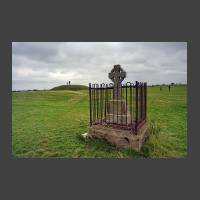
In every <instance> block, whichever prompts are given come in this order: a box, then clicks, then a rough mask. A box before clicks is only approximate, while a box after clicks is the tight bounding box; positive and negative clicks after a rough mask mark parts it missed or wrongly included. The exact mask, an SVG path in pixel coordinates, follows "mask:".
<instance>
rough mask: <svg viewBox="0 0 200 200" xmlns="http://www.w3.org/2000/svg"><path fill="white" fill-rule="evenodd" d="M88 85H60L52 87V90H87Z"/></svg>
mask: <svg viewBox="0 0 200 200" xmlns="http://www.w3.org/2000/svg"><path fill="white" fill-rule="evenodd" d="M87 89H88V87H87V86H85V85H60V86H57V87H54V88H52V89H51V90H75V91H76V90H87Z"/></svg>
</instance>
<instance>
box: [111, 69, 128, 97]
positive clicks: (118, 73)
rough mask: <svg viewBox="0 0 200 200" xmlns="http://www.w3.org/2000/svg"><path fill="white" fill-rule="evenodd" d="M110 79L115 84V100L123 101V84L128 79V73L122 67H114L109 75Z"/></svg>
mask: <svg viewBox="0 0 200 200" xmlns="http://www.w3.org/2000/svg"><path fill="white" fill-rule="evenodd" d="M109 78H110V79H111V80H112V81H113V83H114V100H117V99H118V100H120V99H121V82H122V81H123V80H124V79H125V78H126V72H125V71H124V70H123V69H122V68H121V66H120V65H114V67H113V69H112V70H111V72H110V73H109Z"/></svg>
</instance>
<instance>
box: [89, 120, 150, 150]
mask: <svg viewBox="0 0 200 200" xmlns="http://www.w3.org/2000/svg"><path fill="white" fill-rule="evenodd" d="M88 136H89V137H91V138H101V139H105V140H106V141H107V142H109V143H110V144H112V145H114V146H117V147H120V148H125V149H128V148H131V149H134V150H136V151H140V149H141V147H142V145H143V144H144V142H145V141H146V139H147V138H148V136H149V131H148V128H147V123H145V124H144V125H143V126H142V127H141V128H140V129H139V130H138V134H137V135H135V134H133V133H131V132H130V131H129V130H122V129H117V128H113V127H107V126H103V125H92V126H91V127H90V129H89V133H88Z"/></svg>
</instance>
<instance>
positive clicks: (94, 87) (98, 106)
mask: <svg viewBox="0 0 200 200" xmlns="http://www.w3.org/2000/svg"><path fill="white" fill-rule="evenodd" d="M116 92H117V94H116ZM89 102H90V103H89V105H90V126H92V125H95V124H101V125H105V126H113V127H118V128H122V129H128V130H131V131H132V132H134V133H136V134H137V130H138V128H139V127H140V126H141V125H142V124H143V123H144V122H146V118H147V83H141V82H137V81H136V82H135V84H133V83H130V82H127V83H125V84H120V85H119V86H118V88H117V90H116V87H114V85H113V84H112V83H110V84H104V83H102V84H91V83H90V84H89Z"/></svg>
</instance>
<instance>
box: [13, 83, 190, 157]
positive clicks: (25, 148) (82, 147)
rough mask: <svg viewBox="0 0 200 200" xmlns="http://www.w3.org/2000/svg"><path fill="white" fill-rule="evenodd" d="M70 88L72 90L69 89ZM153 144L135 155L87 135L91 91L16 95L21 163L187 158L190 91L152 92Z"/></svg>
mask: <svg viewBox="0 0 200 200" xmlns="http://www.w3.org/2000/svg"><path fill="white" fill-rule="evenodd" d="M68 87H71V86H68ZM147 94H148V99H147V100H148V107H147V108H148V109H147V110H148V113H147V118H148V125H149V129H150V134H151V135H150V139H149V140H148V141H147V143H146V144H145V145H144V147H143V148H142V150H141V152H139V153H137V152H135V151H133V150H123V149H118V148H115V147H113V146H111V145H110V144H108V143H106V142H104V141H102V140H84V139H82V138H81V134H83V133H86V132H88V128H89V103H88V99H89V98H88V89H87V90H81V91H71V90H59V91H52V90H51V91H34V92H13V93H12V154H13V156H14V157H20V158H29V157H34V158H49V157H57V158H78V157H81V158H136V157H148V158H184V157H186V156H187V101H186V100H187V87H185V86H175V87H173V88H172V89H171V91H170V92H169V91H168V88H167V87H163V89H162V91H160V87H148V93H147Z"/></svg>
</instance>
